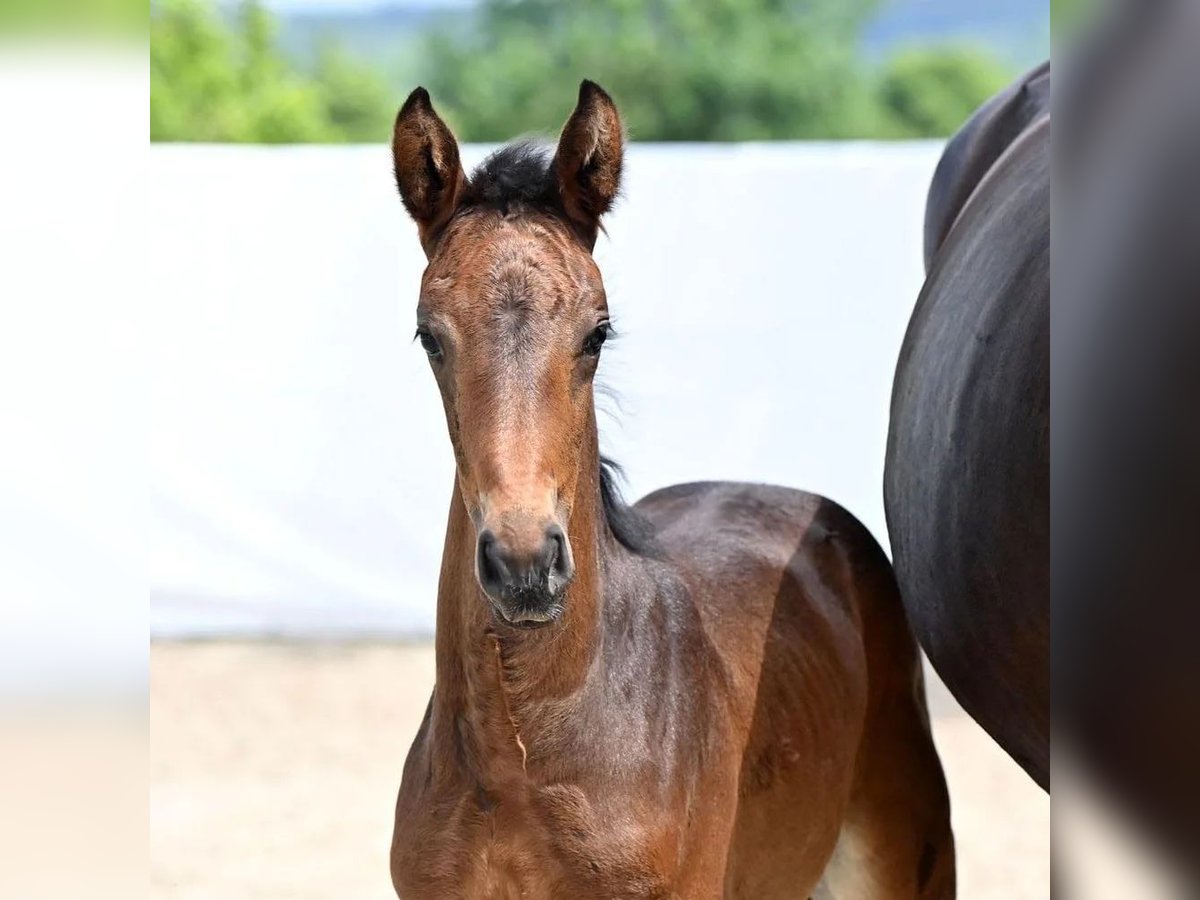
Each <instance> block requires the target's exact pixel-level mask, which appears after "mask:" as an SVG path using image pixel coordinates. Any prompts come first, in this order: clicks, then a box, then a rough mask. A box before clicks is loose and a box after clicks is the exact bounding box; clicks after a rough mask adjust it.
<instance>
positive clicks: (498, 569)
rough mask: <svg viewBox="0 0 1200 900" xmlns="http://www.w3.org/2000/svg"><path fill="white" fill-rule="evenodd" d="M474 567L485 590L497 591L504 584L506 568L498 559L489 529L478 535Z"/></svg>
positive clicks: (496, 549)
mask: <svg viewBox="0 0 1200 900" xmlns="http://www.w3.org/2000/svg"><path fill="white" fill-rule="evenodd" d="M475 565H476V568H478V570H479V581H480V583H481V584H482V585H483V586H484V588H485V589H491V590H497V589H499V588H500V587H501V585H503V584H504V579H505V578H506V577H507V575H508V567H507V566H505V565H504V560H503V559H501V557H500V549H499V547H498V545H497V541H496V535H494V534H493V533H492V532H491V530H490V529H484V530H483V531H482V532H480V534H479V541H478V543H477V544H476V562H475Z"/></svg>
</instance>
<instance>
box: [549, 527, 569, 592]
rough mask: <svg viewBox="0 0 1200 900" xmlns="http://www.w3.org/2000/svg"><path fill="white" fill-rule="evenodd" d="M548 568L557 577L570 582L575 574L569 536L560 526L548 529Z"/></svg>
mask: <svg viewBox="0 0 1200 900" xmlns="http://www.w3.org/2000/svg"><path fill="white" fill-rule="evenodd" d="M546 543H547V551H546V560H547V562H546V566H547V568H548V569H549V571H550V572H551V573H552V574H553V575H555V576H556V577H558V578H560V579H563V580H568V579H570V577H571V575H572V574H573V571H572V568H573V567H572V565H571V553H570V550H569V547H568V544H567V535H566V534H565V533H564V532H563V530H562V528H561V527H559V526H558V525H551V526H550V527H549V528H547V529H546Z"/></svg>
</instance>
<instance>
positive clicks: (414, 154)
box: [392, 87, 467, 256]
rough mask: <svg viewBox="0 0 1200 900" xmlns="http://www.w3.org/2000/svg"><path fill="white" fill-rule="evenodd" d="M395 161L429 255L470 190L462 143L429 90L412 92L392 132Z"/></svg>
mask: <svg viewBox="0 0 1200 900" xmlns="http://www.w3.org/2000/svg"><path fill="white" fill-rule="evenodd" d="M392 161H393V164H394V165H395V169H396V186H397V187H399V188H400V197H401V198H402V199H403V200H404V208H405V209H407V210H408V213H409V215H411V216H412V217H413V219H414V220H415V221H416V223H417V232H418V234H419V235H420V237H421V246H422V247H424V248H425V254H426V255H427V256H428V255H430V254H431V253H432V250H433V245H434V244H435V243H436V241H437V236H438V234H439V232H440V231H441V229H442V228H443V227H444V226H445V224H446V223H447V222H448V221H449V220H450V217H451V216H452V215H453V214H454V210H455V209H456V208H457V207H458V203H459V200H460V199H461V198H462V195H463V191H464V189H465V188H466V181H467V180H466V176H465V175H464V174H463V169H462V163H461V162H460V161H459V158H458V142H457V141H455V140H454V135H453V134H451V133H450V129H449V128H447V127H446V123H445V122H443V121H442V120H441V119H440V118H439V117H438V114H437V113H436V112H434V111H433V104H432V103H430V102H429V91H427V90H425V88H423V87H419V88H417V89H416V90H415V91H413V92H412V93H411V94H409V95H408V99H407V100H405V101H404V105H403V106H402V107H400V112H399V114H398V115H397V116H396V126H395V129H394V130H393V131H392Z"/></svg>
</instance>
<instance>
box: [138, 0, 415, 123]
mask: <svg viewBox="0 0 1200 900" xmlns="http://www.w3.org/2000/svg"><path fill="white" fill-rule="evenodd" d="M389 94H390V92H389V91H388V89H387V87H386V85H385V84H384V83H383V81H382V80H381V79H380V78H379V77H378V76H377V75H376V74H375V73H374V72H372V71H370V70H368V69H361V68H359V67H356V66H355V65H354V64H353V63H352V62H350V61H349V60H348V59H346V58H345V57H344V56H343V55H342V54H341V53H340V52H338V51H337V49H336V48H332V47H331V48H326V49H324V50H323V51H322V53H321V54H320V56H319V60H318V63H317V65H316V67H315V71H313V72H311V73H306V72H302V71H300V70H298V69H297V68H296V67H295V66H293V65H292V63H291V62H290V61H289V60H288V59H286V58H285V57H284V55H283V54H282V53H281V52H280V51H279V49H278V47H277V45H276V42H275V37H274V25H273V23H272V21H271V18H270V16H269V15H268V13H267V12H266V11H265V10H264V9H263V8H262V6H261V5H259V4H258V3H256V2H247V3H245V4H244V5H243V6H242V7H241V8H240V10H239V11H238V14H237V16H236V18H235V19H234V20H233V21H228V22H227V21H225V20H223V19H222V18H221V17H220V16H219V15H218V14H217V13H216V12H215V11H214V10H213V8H212V7H211V6H210V5H208V4H206V3H203V2H202V0H168V2H165V3H162V4H161V5H158V6H156V7H155V8H154V9H153V10H152V11H151V16H150V138H151V140H155V141H215V142H234V143H259V144H281V143H336V142H343V141H365V142H369V141H380V140H383V139H384V137H385V136H386V135H387V133H388V129H389V127H390V122H391V116H392V109H391V106H392V101H391V98H390V96H389Z"/></svg>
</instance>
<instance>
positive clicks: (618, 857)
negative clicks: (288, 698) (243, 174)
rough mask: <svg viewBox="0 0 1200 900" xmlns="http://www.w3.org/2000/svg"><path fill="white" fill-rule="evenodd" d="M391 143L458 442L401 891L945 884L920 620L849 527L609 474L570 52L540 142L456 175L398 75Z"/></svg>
mask: <svg viewBox="0 0 1200 900" xmlns="http://www.w3.org/2000/svg"><path fill="white" fill-rule="evenodd" d="M393 151H394V155H395V169H396V179H397V182H398V184H399V187H400V193H401V195H402V197H403V199H404V204H405V206H406V207H407V209H408V211H409V212H410V213H411V214H412V216H413V218H414V219H415V220H416V223H417V226H418V232H419V236H420V240H421V244H422V246H423V247H424V249H425V252H426V254H427V256H428V258H429V264H428V267H427V268H426V270H425V273H424V276H423V278H422V281H421V295H420V301H419V303H418V306H417V334H418V336H419V338H420V341H421V344H422V345H423V346H424V349H425V351H426V352H427V353H428V355H429V360H430V366H431V368H432V369H433V373H434V377H435V379H436V381H437V384H438V388H439V389H440V391H441V394H442V399H443V402H444V405H445V410H446V421H447V424H448V427H449V431H450V439H451V443H452V444H453V447H454V454H455V459H456V462H457V476H456V478H455V482H454V486H453V495H452V497H451V500H450V515H449V523H448V525H447V529H446V544H445V550H444V555H443V558H442V570H441V580H440V583H439V587H438V602H437V648H436V656H437V683H436V687H435V688H434V691H433V696H432V698H431V700H430V703H429V708H428V710H427V712H426V715H425V720H424V721H423V722H422V724H421V728H420V731H419V732H418V734H417V737H416V740H415V741H414V743H413V747H412V749H411V751H410V752H409V756H408V760H407V762H406V764H405V767H404V778H403V782H402V784H401V786H400V795H399V798H398V801H397V805H396V827H395V834H394V837H393V842H392V864H391V865H392V878H393V882H394V884H395V886H396V890H397V892H398V893H399V894H400V895H401V896H402V897H403V898H405V900H426V898H430V900H443V898H447V897H465V898H483V897H495V898H517V897H521V898H529V900H538V898H566V897H571V898H576V897H578V898H616V897H621V898H700V897H703V898H715V897H744V898H756V900H764V898H766V900H769V898H789V900H791V898H805V897H809V896H822V897H838V898H914V897H920V898H938V900H943V898H949V897H952V896H953V895H954V846H953V838H952V836H951V832H950V821H949V809H948V801H947V796H946V788H945V783H944V781H943V777H942V771H941V766H940V764H939V762H938V758H937V755H936V753H935V751H934V748H933V744H932V742H931V740H930V734H929V723H928V717H927V714H926V709H925V698H924V687H923V684H922V680H921V668H920V662H919V659H918V654H917V648H916V644H915V643H914V640H913V637H912V635H911V633H910V631H909V628H908V625H907V623H906V620H905V618H904V611H903V608H902V606H901V603H900V598H899V596H898V595H897V590H896V585H895V581H894V580H893V576H892V572H891V568H890V566H889V564H888V561H887V558H886V557H885V556H884V555H883V553H882V551H881V550H880V549H879V547H878V545H877V544H876V543H875V541H874V540H873V539H872V538H871V536H870V534H869V533H868V532H867V531H866V529H865V528H863V526H862V525H860V524H859V523H858V522H857V521H856V520H855V519H854V518H853V517H852V516H851V515H849V514H848V513H847V512H845V511H844V510H842V509H841V508H840V507H838V506H836V505H835V504H833V503H831V502H830V501H828V500H824V499H822V498H820V497H815V496H812V495H809V494H803V493H800V492H797V491H792V490H787V489H784V488H777V487H764V486H755V485H742V484H691V485H683V486H678V487H673V488H668V489H666V490H662V491H659V492H657V493H655V494H652V495H651V496H649V497H647V498H646V499H644V500H642V501H641V502H640V503H638V504H637V505H636V507H634V508H629V507H625V506H623V505H622V504H621V503H620V501H619V499H618V498H617V496H616V494H615V492H614V491H613V488H612V484H611V480H610V477H609V474H608V471H607V469H606V468H605V463H604V461H603V460H602V459H601V457H600V454H599V450H598V445H597V436H596V417H595V408H594V404H593V395H592V378H593V375H594V374H595V371H596V365H597V362H598V358H599V355H600V352H601V348H602V346H603V344H604V342H605V338H606V336H607V335H608V333H609V315H608V308H607V305H606V300H605V293H604V287H603V284H602V282H601V278H600V272H599V270H598V268H597V267H596V264H595V262H594V261H593V259H592V255H591V250H592V247H593V245H594V243H595V240H596V236H597V232H598V229H599V224H600V217H601V215H602V214H603V213H605V212H606V211H607V210H608V209H609V207H610V206H611V204H612V202H613V200H614V199H615V197H616V195H617V188H618V184H619V180H620V175H621V165H622V159H623V155H624V137H623V132H622V126H621V121H620V118H619V116H618V114H617V110H616V107H615V106H614V105H613V102H612V100H611V99H610V98H609V96H608V95H607V94H606V93H605V92H604V91H603V90H601V89H600V88H599V87H598V86H596V85H595V84H592V83H591V82H586V81H585V82H584V83H583V85H582V86H581V88H580V92H579V103H578V106H577V108H576V109H575V111H574V113H573V114H572V115H571V117H570V119H569V120H568V121H567V124H566V126H565V128H564V129H563V133H562V137H561V139H560V141H559V143H558V147H557V149H556V150H555V151H553V152H550V151H544V150H542V149H541V148H539V147H537V146H534V145H530V144H517V145H515V146H510V147H506V148H504V149H502V150H499V151H497V152H496V153H494V154H493V155H492V156H491V157H489V158H488V159H487V160H486V161H485V162H484V163H483V164H482V165H481V166H480V167H479V168H478V169H477V170H476V171H475V172H474V173H473V174H472V175H471V176H470V177H469V178H468V177H467V176H466V174H465V173H464V172H463V170H462V167H461V165H460V163H459V153H458V147H457V145H456V143H455V140H454V138H453V136H452V135H451V134H450V132H449V130H448V129H447V128H446V126H445V124H443V122H442V121H441V119H440V118H438V116H437V114H436V113H435V112H434V111H433V108H432V107H431V105H430V101H429V95H428V94H427V93H426V92H425V91H424V90H423V89H418V90H416V91H414V92H413V94H412V95H411V96H410V97H409V98H408V101H407V102H406V103H405V104H404V106H403V108H402V109H401V110H400V114H399V116H398V118H397V120H396V128H395V135H394V140H393Z"/></svg>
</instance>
